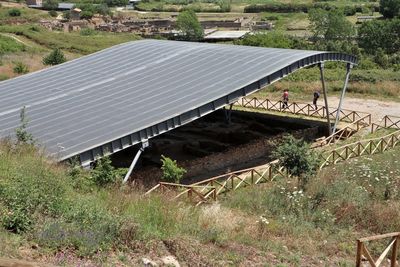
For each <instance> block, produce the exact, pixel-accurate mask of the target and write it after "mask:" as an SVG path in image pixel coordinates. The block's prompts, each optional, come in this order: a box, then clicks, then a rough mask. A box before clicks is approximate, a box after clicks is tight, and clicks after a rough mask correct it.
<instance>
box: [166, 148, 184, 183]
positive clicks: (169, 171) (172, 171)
mask: <svg viewBox="0 0 400 267" xmlns="http://www.w3.org/2000/svg"><path fill="white" fill-rule="evenodd" d="M161 162H162V166H161V170H162V172H163V175H162V180H163V181H165V182H170V183H179V182H180V181H181V179H182V177H183V175H184V174H185V173H186V170H185V169H184V168H180V167H178V164H177V163H176V160H172V159H170V158H168V157H165V156H163V155H162V156H161Z"/></svg>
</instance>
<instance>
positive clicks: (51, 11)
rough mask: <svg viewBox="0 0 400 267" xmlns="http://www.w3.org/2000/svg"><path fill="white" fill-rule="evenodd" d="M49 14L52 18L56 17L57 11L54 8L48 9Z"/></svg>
mask: <svg viewBox="0 0 400 267" xmlns="http://www.w3.org/2000/svg"><path fill="white" fill-rule="evenodd" d="M49 15H50V16H52V17H53V18H55V17H57V15H58V14H57V11H55V10H50V11H49Z"/></svg>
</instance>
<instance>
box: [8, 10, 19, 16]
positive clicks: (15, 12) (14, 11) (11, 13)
mask: <svg viewBox="0 0 400 267" xmlns="http://www.w3.org/2000/svg"><path fill="white" fill-rule="evenodd" d="M8 15H9V16H10V17H19V16H21V11H20V10H19V9H17V8H12V9H10V10H8Z"/></svg>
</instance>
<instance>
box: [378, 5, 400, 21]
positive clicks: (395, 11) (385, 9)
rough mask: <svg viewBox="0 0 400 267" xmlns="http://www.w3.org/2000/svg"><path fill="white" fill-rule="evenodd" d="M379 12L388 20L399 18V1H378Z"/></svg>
mask: <svg viewBox="0 0 400 267" xmlns="http://www.w3.org/2000/svg"><path fill="white" fill-rule="evenodd" d="M379 12H380V13H381V14H382V15H383V16H384V17H385V18H388V19H391V18H394V17H399V16H400V0H380V1H379Z"/></svg>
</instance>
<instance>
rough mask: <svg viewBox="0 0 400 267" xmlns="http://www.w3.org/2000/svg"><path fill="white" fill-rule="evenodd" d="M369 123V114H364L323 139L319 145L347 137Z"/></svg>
mask: <svg viewBox="0 0 400 267" xmlns="http://www.w3.org/2000/svg"><path fill="white" fill-rule="evenodd" d="M369 125H371V114H366V115H364V116H363V117H361V118H359V119H357V120H355V121H354V122H352V123H350V124H348V125H346V126H345V127H343V128H341V129H339V130H338V131H336V132H334V133H333V134H331V135H330V136H328V137H326V138H325V139H323V140H322V141H321V143H320V145H330V144H333V143H335V142H336V141H338V140H343V139H347V138H349V137H351V136H352V135H353V134H354V133H356V132H358V131H359V130H360V129H362V128H365V127H368V126H369Z"/></svg>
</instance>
